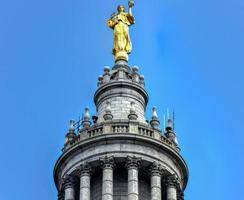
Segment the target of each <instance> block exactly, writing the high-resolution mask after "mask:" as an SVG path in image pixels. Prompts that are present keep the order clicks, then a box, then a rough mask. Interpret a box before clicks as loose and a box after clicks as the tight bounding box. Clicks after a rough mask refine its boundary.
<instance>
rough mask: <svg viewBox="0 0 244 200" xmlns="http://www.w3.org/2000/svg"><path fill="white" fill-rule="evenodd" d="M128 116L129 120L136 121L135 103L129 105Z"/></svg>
mask: <svg viewBox="0 0 244 200" xmlns="http://www.w3.org/2000/svg"><path fill="white" fill-rule="evenodd" d="M130 106H131V107H130V114H129V115H128V118H129V120H137V118H138V116H137V114H136V108H135V102H133V101H132V102H131V103H130Z"/></svg>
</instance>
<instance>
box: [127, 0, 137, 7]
mask: <svg viewBox="0 0 244 200" xmlns="http://www.w3.org/2000/svg"><path fill="white" fill-rule="evenodd" d="M128 4H129V7H130V8H132V7H133V6H134V5H135V2H134V0H130V1H129V3H128Z"/></svg>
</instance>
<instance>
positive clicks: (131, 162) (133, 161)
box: [126, 156, 141, 169]
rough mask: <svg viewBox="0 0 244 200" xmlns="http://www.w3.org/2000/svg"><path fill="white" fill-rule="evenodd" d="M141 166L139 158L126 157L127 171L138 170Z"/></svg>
mask: <svg viewBox="0 0 244 200" xmlns="http://www.w3.org/2000/svg"><path fill="white" fill-rule="evenodd" d="M140 165H141V158H137V157H135V156H133V157H131V156H127V161H126V167H127V168H128V169H131V168H138V167H139V166H140Z"/></svg>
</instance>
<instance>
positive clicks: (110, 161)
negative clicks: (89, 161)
mask: <svg viewBox="0 0 244 200" xmlns="http://www.w3.org/2000/svg"><path fill="white" fill-rule="evenodd" d="M100 164H101V166H102V168H110V169H114V167H115V163H114V157H113V156H110V157H108V156H105V157H104V158H100Z"/></svg>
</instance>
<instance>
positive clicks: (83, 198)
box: [78, 163, 91, 200]
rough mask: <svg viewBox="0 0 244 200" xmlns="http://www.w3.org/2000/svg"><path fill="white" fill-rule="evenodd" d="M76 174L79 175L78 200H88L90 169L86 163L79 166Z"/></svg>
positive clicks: (89, 193)
mask: <svg viewBox="0 0 244 200" xmlns="http://www.w3.org/2000/svg"><path fill="white" fill-rule="evenodd" d="M78 172H79V175H80V200H90V198H91V192H90V188H91V185H90V182H91V167H90V166H89V164H88V163H85V164H84V165H81V166H79V168H78Z"/></svg>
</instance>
